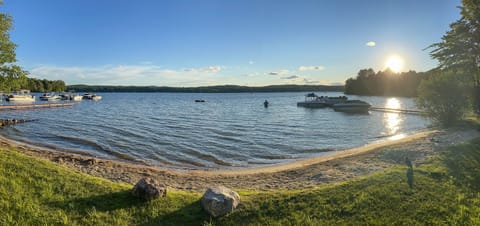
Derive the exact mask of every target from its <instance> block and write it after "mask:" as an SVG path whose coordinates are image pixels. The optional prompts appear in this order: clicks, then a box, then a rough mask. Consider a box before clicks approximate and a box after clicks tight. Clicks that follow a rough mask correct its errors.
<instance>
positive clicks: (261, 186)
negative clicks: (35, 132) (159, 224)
mask: <svg viewBox="0 0 480 226" xmlns="http://www.w3.org/2000/svg"><path fill="white" fill-rule="evenodd" d="M478 136H480V133H479V132H478V131H476V130H473V129H461V130H460V129H459V130H449V131H443V130H432V131H426V132H421V133H417V134H414V135H411V136H407V137H404V138H402V139H398V140H393V141H385V142H377V143H372V144H368V145H366V146H362V147H358V148H353V149H349V150H344V151H338V152H336V153H334V154H331V155H327V156H322V157H316V158H310V159H304V160H299V161H295V162H291V163H286V164H279V165H274V166H269V167H261V168H247V169H239V170H210V171H204V170H185V171H178V170H170V169H166V168H161V167H152V166H146V165H142V164H134V163H126V162H120V161H114V160H107V159H99V158H94V157H91V156H84V155H78V154H73V153H69V152H68V151H66V150H64V151H62V150H48V149H44V148H40V147H34V146H31V145H25V144H20V143H17V142H15V141H12V140H8V139H6V138H3V137H0V148H3V147H15V148H16V149H17V150H18V151H20V152H22V153H24V154H27V155H30V156H35V157H40V158H44V159H48V160H50V161H52V162H55V163H56V164H58V165H62V166H65V167H69V168H72V169H75V170H77V171H79V172H83V173H87V174H90V175H93V176H98V177H103V178H106V179H109V180H112V181H120V182H125V183H129V184H134V183H136V182H137V181H138V180H139V179H140V178H142V177H146V176H148V177H152V178H155V179H157V180H158V181H160V182H162V183H164V184H166V185H167V187H169V188H170V189H177V190H194V191H204V190H205V189H206V188H207V187H208V186H214V185H224V186H227V187H230V188H233V189H249V190H252V189H254V190H273V189H287V190H288V189H304V188H312V187H316V186H319V185H323V184H328V183H335V182H341V181H345V180H348V179H351V178H355V177H358V176H363V175H367V174H369V173H372V172H376V171H381V170H385V169H388V168H390V167H392V166H395V165H402V164H404V162H405V157H408V158H409V159H410V160H412V162H413V163H414V166H418V165H420V164H422V163H424V162H425V161H426V160H427V159H429V158H431V157H434V156H437V155H438V154H439V153H441V151H442V150H443V149H444V148H445V147H447V146H450V145H452V144H457V143H461V142H464V141H467V140H470V139H473V138H475V137H478Z"/></svg>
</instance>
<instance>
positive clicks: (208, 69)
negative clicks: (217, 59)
mask: <svg viewBox="0 0 480 226" xmlns="http://www.w3.org/2000/svg"><path fill="white" fill-rule="evenodd" d="M222 69H223V67H222V66H208V67H204V68H186V69H183V71H185V72H192V73H215V72H219V71H221V70H222Z"/></svg>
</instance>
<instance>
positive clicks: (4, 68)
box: [0, 2, 27, 92]
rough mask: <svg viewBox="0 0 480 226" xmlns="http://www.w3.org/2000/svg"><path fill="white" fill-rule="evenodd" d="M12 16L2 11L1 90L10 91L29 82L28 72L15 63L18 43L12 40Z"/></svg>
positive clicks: (0, 30)
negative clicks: (10, 31)
mask: <svg viewBox="0 0 480 226" xmlns="http://www.w3.org/2000/svg"><path fill="white" fill-rule="evenodd" d="M0 4H1V2H0ZM11 29H12V17H11V16H10V15H7V14H3V13H0V91H4V92H9V91H11V90H14V89H20V88H21V87H24V86H25V85H26V84H27V78H26V75H27V72H26V71H23V70H22V68H21V67H19V66H17V65H15V64H14V62H16V54H15V48H16V45H15V44H14V43H13V42H11V41H10V34H9V33H8V31H9V30H11Z"/></svg>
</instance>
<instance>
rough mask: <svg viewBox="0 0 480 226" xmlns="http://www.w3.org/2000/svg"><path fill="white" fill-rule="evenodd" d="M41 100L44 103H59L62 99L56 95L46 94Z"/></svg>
mask: <svg viewBox="0 0 480 226" xmlns="http://www.w3.org/2000/svg"><path fill="white" fill-rule="evenodd" d="M39 99H40V100H43V101H57V100H61V99H62V97H60V96H58V95H56V94H55V93H44V94H43V95H42V96H40V97H39Z"/></svg>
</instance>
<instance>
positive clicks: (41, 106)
mask: <svg viewBox="0 0 480 226" xmlns="http://www.w3.org/2000/svg"><path fill="white" fill-rule="evenodd" d="M74 105H75V104H74V103H52V104H19V105H0V111H9V110H27V109H45V108H58V107H72V106H74Z"/></svg>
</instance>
